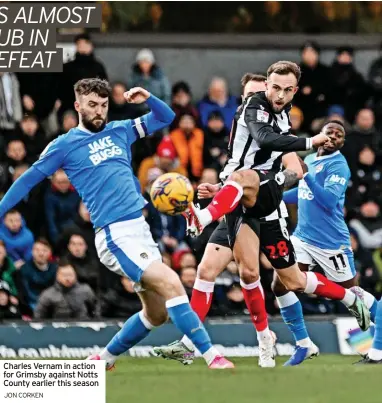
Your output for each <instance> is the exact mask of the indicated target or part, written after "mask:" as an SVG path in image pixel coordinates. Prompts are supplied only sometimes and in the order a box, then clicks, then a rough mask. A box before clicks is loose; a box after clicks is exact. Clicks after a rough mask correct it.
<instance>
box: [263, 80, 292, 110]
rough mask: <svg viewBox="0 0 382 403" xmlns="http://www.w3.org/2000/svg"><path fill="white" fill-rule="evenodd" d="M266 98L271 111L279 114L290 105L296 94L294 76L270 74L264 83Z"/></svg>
mask: <svg viewBox="0 0 382 403" xmlns="http://www.w3.org/2000/svg"><path fill="white" fill-rule="evenodd" d="M266 87H267V90H266V96H267V98H268V101H269V103H270V104H271V106H272V109H273V111H274V112H276V113H280V112H281V111H282V110H283V109H284V108H285V106H286V105H287V104H288V103H290V102H291V101H292V99H293V97H294V94H295V93H296V92H297V90H298V87H297V79H296V77H295V76H294V74H292V73H289V74H283V75H281V74H276V73H272V74H271V75H270V76H269V77H268V80H267V82H266Z"/></svg>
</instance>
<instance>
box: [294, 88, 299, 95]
mask: <svg viewBox="0 0 382 403" xmlns="http://www.w3.org/2000/svg"><path fill="white" fill-rule="evenodd" d="M298 90H299V87H295V89H294V90H293V95H294V94H295V93H296V92H297V91H298Z"/></svg>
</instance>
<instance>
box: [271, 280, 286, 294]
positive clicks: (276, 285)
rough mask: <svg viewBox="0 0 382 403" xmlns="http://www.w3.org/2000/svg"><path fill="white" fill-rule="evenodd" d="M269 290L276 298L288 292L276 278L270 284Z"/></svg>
mask: <svg viewBox="0 0 382 403" xmlns="http://www.w3.org/2000/svg"><path fill="white" fill-rule="evenodd" d="M271 289H272V291H273V294H275V295H276V297H281V296H283V295H285V294H286V293H287V292H288V290H287V288H286V287H285V285H284V284H283V283H282V282H281V281H280V279H279V278H278V277H276V278H274V279H273V281H272V284H271Z"/></svg>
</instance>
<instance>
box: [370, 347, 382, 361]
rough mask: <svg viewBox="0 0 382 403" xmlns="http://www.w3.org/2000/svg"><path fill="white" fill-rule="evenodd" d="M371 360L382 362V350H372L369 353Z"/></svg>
mask: <svg viewBox="0 0 382 403" xmlns="http://www.w3.org/2000/svg"><path fill="white" fill-rule="evenodd" d="M367 355H368V356H369V358H370V359H372V360H374V361H380V360H382V350H377V349H376V348H371V349H370V350H369V352H368V353H367Z"/></svg>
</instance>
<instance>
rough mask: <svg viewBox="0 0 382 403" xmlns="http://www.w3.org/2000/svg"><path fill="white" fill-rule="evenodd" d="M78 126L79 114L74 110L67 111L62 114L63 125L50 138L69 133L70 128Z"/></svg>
mask: <svg viewBox="0 0 382 403" xmlns="http://www.w3.org/2000/svg"><path fill="white" fill-rule="evenodd" d="M77 126H78V114H77V112H74V111H72V110H68V111H66V112H65V113H64V114H63V116H62V125H61V128H60V129H59V131H58V132H57V133H56V134H55V135H54V136H53V137H52V138H51V139H50V140H53V139H54V138H56V137H58V136H59V135H61V134H65V133H67V132H68V131H69V130H70V129H73V128H75V127H77Z"/></svg>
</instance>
